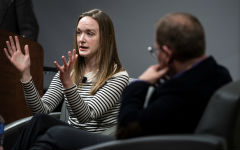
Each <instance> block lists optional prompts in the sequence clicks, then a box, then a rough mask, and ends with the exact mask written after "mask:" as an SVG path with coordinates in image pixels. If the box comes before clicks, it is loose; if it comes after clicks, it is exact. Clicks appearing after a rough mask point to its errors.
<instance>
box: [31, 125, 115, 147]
mask: <svg viewBox="0 0 240 150" xmlns="http://www.w3.org/2000/svg"><path fill="white" fill-rule="evenodd" d="M112 140H115V137H113V136H108V135H102V134H97V133H89V132H87V131H83V130H81V129H76V128H73V127H69V126H54V127H52V128H50V129H49V130H48V131H47V132H46V133H45V134H44V135H42V136H41V137H39V138H38V139H37V140H36V142H35V143H34V144H33V147H32V148H31V150H54V149H59V150H67V149H79V148H83V147H86V146H90V145H94V144H98V143H103V142H106V141H112Z"/></svg>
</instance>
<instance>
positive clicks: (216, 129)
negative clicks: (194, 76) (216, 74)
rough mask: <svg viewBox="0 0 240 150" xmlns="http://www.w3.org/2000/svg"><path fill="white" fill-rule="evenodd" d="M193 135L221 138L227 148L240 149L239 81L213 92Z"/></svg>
mask: <svg viewBox="0 0 240 150" xmlns="http://www.w3.org/2000/svg"><path fill="white" fill-rule="evenodd" d="M195 133H196V134H211V135H215V136H220V137H223V138H224V139H226V141H227V146H228V148H234V149H240V81H234V82H231V83H229V84H227V85H225V86H223V87H222V88H220V89H219V90H217V91H216V92H215V94H214V95H213V96H212V98H211V100H210V102H209V103H208V105H207V107H206V110H205V112H204V114H203V116H202V118H201V120H200V122H199V124H198V126H197V128H196V131H195Z"/></svg>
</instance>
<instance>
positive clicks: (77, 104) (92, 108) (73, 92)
mask: <svg viewBox="0 0 240 150" xmlns="http://www.w3.org/2000/svg"><path fill="white" fill-rule="evenodd" d="M128 83H129V76H128V74H127V72H126V71H122V72H119V73H117V74H115V75H114V76H113V77H111V78H110V79H109V80H108V81H107V82H106V83H105V84H104V85H103V86H102V87H101V88H100V89H98V91H97V92H96V94H95V95H93V96H92V97H91V99H86V100H84V98H83V97H81V95H80V94H79V93H78V91H77V90H78V89H77V86H76V85H75V86H73V87H72V88H69V89H65V90H64V93H65V95H66V98H67V101H68V104H69V105H70V107H71V110H72V111H73V114H74V117H76V118H77V119H78V122H79V123H87V122H89V121H92V120H96V119H98V118H99V117H101V116H102V115H103V114H105V113H107V112H108V111H109V110H110V109H112V108H113V107H114V106H116V104H117V103H119V102H120V96H121V93H122V91H123V89H124V88H125V87H126V86H127V85H128Z"/></svg>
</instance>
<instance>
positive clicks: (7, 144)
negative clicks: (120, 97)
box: [4, 67, 135, 150]
mask: <svg viewBox="0 0 240 150" xmlns="http://www.w3.org/2000/svg"><path fill="white" fill-rule="evenodd" d="M44 71H45V72H44V74H46V75H45V76H44V78H45V79H44V80H45V81H47V82H45V83H46V85H45V86H44V91H46V90H47V89H46V88H47V87H48V86H49V84H50V82H49V81H50V80H49V78H50V77H49V76H51V77H53V76H54V75H55V73H56V72H57V70H56V69H55V68H52V67H44ZM134 80H135V79H134V78H130V79H129V81H130V82H132V81H134ZM60 108H61V109H60V110H61V111H59V112H52V113H50V114H49V115H51V116H53V117H55V118H58V119H60V120H62V121H64V122H67V121H68V117H69V113H68V110H67V108H66V103H65V102H63V103H62V105H61V107H60ZM31 118H32V116H30V117H26V118H23V119H19V120H17V121H14V122H12V123H10V124H7V125H6V126H5V128H4V149H5V150H8V149H11V147H12V145H13V144H14V143H15V141H16V139H17V137H18V135H19V134H20V133H21V131H22V130H23V128H24V127H25V125H26V124H27V123H28V122H29V121H30V120H31ZM114 132H115V127H112V128H110V129H109V130H108V131H106V132H104V133H103V134H107V135H113V133H114Z"/></svg>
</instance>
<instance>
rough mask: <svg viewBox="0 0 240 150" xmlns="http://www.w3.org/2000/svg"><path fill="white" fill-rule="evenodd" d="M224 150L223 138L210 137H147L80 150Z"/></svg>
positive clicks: (106, 143)
mask: <svg viewBox="0 0 240 150" xmlns="http://www.w3.org/2000/svg"><path fill="white" fill-rule="evenodd" d="M126 149H131V150H139V149H140V150H159V149H160V150H177V149H179V150H206V149H207V150H226V142H225V140H224V139H223V138H220V137H217V136H210V135H169V136H167V135H166V136H147V137H138V138H132V139H126V140H115V141H109V142H105V143H101V144H97V145H93V146H89V147H85V148H83V149H82V150H126Z"/></svg>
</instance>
